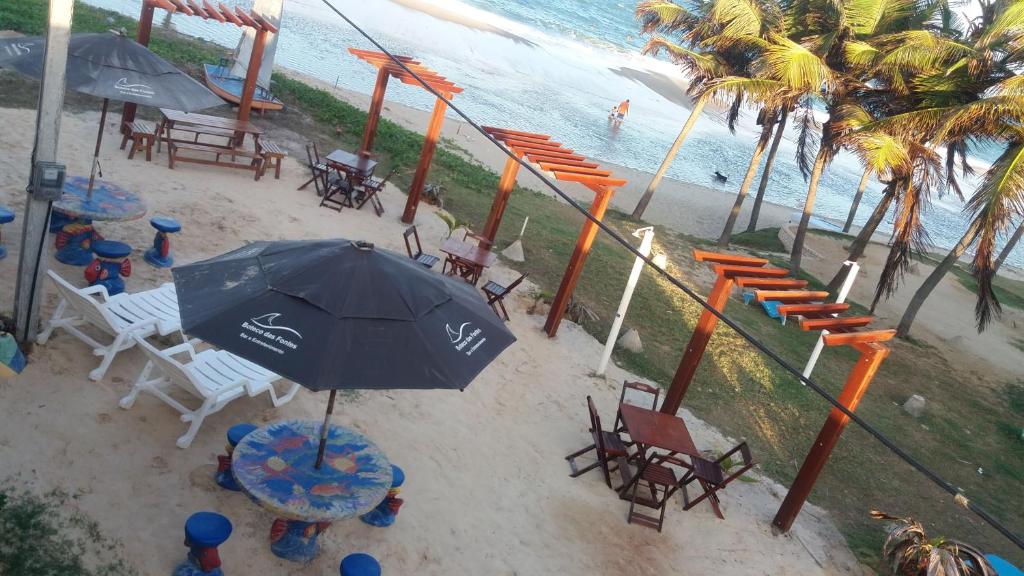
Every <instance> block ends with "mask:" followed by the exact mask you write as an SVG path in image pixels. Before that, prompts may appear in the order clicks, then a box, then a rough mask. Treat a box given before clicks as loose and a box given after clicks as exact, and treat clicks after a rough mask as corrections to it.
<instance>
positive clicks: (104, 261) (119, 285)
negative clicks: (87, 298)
mask: <svg viewBox="0 0 1024 576" xmlns="http://www.w3.org/2000/svg"><path fill="white" fill-rule="evenodd" d="M91 248H92V252H93V254H95V255H96V258H95V259H93V261H92V262H90V263H89V265H88V266H86V267H85V279H86V280H87V281H88V282H89V286H95V285H97V284H100V285H102V286H105V287H106V288H107V294H109V295H110V296H113V295H115V294H120V293H121V292H124V278H122V276H124V277H128V276H131V275H132V262H131V260H129V259H128V256H129V255H131V253H132V247H131V246H129V245H127V244H125V243H124V242H118V241H116V240H98V241H96V242H93V243H92V245H91Z"/></svg>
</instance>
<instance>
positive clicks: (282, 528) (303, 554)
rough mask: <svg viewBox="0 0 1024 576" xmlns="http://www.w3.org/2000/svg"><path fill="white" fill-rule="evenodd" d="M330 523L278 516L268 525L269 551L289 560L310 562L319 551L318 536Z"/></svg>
mask: <svg viewBox="0 0 1024 576" xmlns="http://www.w3.org/2000/svg"><path fill="white" fill-rule="evenodd" d="M330 525H331V523H330V522H303V521H301V520H286V519H284V518H278V519H277V520H274V524H273V525H272V526H271V527H270V551H271V552H273V553H274V555H275V556H277V557H278V558H283V559H285V560H288V561H291V562H302V563H307V562H312V561H313V559H314V558H316V556H317V554H319V553H320V542H319V540H318V538H319V536H320V534H321V533H323V531H324V530H327V527H328V526H330Z"/></svg>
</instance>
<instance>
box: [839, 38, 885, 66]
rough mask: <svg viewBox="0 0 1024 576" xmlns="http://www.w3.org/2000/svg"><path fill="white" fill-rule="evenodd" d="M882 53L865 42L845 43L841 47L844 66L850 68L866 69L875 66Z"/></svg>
mask: <svg viewBox="0 0 1024 576" xmlns="http://www.w3.org/2000/svg"><path fill="white" fill-rule="evenodd" d="M881 56H882V52H881V51H880V50H879V49H877V48H875V47H874V46H872V45H871V44H868V43H867V42H858V41H856V40H855V41H852V42H847V43H846V45H845V46H844V47H843V57H844V58H845V59H846V65H847V66H849V67H852V68H858V69H868V68H871V67H873V66H875V64H876V62H878V60H879V59H880V58H881Z"/></svg>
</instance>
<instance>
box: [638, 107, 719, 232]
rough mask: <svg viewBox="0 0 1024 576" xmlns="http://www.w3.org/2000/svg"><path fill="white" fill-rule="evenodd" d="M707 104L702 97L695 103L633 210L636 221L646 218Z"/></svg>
mask: <svg viewBox="0 0 1024 576" xmlns="http://www.w3.org/2000/svg"><path fill="white" fill-rule="evenodd" d="M706 103H707V97H706V96H701V97H700V98H698V99H697V100H696V101H695V102H694V103H693V109H692V110H691V111H690V117H689V118H687V119H686V123H685V124H683V129H682V130H680V131H679V136H676V141H675V142H673V143H672V147H671V148H669V149H668V154H666V155H665V159H664V160H663V161H662V162H661V166H659V167H658V171H657V172H655V173H654V178H651V183H650V184H648V185H647V190H644V194H643V196H641V197H640V201H639V202H637V203H636V208H634V209H633V214H632V217H633V219H634V220H640V219H642V218H643V217H644V211H645V210H647V205H648V204H650V202H651V197H652V196H654V191H655V190H657V188H658V186H659V185H660V184H661V180H662V178H664V177H665V172H668V168H669V166H671V165H672V161H673V160H675V158H676V154H678V153H679V148H680V147H681V146H682V145H683V142H685V141H686V138H687V137H688V136H689V135H690V131H691V130H693V126H694V124H696V123H697V119H698V118H700V113H701V111H702V110H704V104H706Z"/></svg>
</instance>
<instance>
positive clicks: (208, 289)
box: [172, 239, 515, 390]
mask: <svg viewBox="0 0 1024 576" xmlns="http://www.w3.org/2000/svg"><path fill="white" fill-rule="evenodd" d="M172 272H173V275H174V284H175V287H176V289H177V293H178V302H179V307H180V311H181V320H182V328H183V329H184V330H185V331H186V332H187V333H189V334H190V335H193V336H197V337H199V338H201V339H203V340H205V341H207V342H209V343H211V344H214V345H217V346H219V347H221V348H224V349H226V350H228V351H230V352H232V353H234V354H237V355H239V356H242V357H243V358H246V359H248V360H250V361H252V362H255V363H257V364H259V365H261V366H263V367H265V368H267V369H268V370H273V371H275V372H277V373H278V374H281V375H282V376H285V377H286V378H289V379H291V380H293V381H295V382H298V383H300V384H302V385H303V386H305V387H306V388H309V389H311V390H341V389H397V388H414V389H432V388H453V389H462V388H464V387H465V386H466V385H467V384H469V382H470V381H472V380H473V378H474V377H476V375H477V374H479V372H480V371H481V370H483V369H484V367H486V366H487V365H488V364H489V363H490V362H491V361H492V360H494V358H496V357H497V356H498V354H500V353H501V352H502V350H504V349H505V348H507V347H508V346H509V345H510V344H512V342H514V341H515V337H514V336H513V335H512V333H511V332H510V331H509V330H508V328H507V327H506V326H505V324H504V323H503V322H501V320H500V319H499V318H498V317H497V316H496V315H495V314H494V312H493V311H491V309H490V308H489V307H488V306H487V303H486V302H485V301H484V300H483V298H482V296H481V294H479V293H478V292H477V291H476V289H475V288H474V287H473V286H470V285H469V284H466V283H465V282H463V281H461V280H457V279H453V278H450V277H447V276H442V275H439V274H437V273H433V272H430V271H429V270H427V269H425V268H423V267H422V266H421V265H419V264H417V263H416V262H415V261H413V260H411V259H409V258H407V257H406V256H404V255H399V254H396V253H393V252H390V251H388V250H382V249H380V248H375V247H373V246H372V245H370V244H364V243H355V242H351V241H349V240H344V239H336V240H317V241H282V242H257V243H254V244H250V245H248V246H245V247H243V248H240V249H238V250H235V251H233V252H230V253H228V254H225V255H222V256H219V257H216V258H212V259H210V260H205V261H203V262H198V263H195V264H190V265H187V266H182V267H178V268H175V269H174V270H173V271H172Z"/></svg>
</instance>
